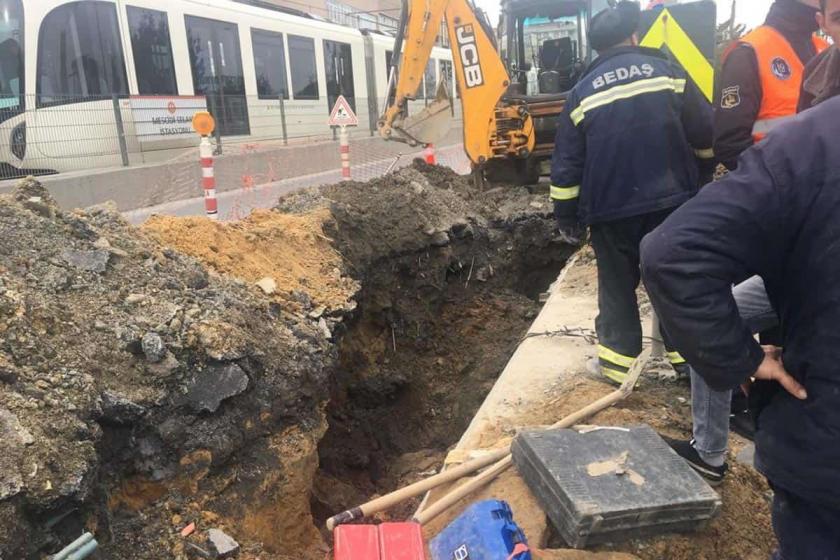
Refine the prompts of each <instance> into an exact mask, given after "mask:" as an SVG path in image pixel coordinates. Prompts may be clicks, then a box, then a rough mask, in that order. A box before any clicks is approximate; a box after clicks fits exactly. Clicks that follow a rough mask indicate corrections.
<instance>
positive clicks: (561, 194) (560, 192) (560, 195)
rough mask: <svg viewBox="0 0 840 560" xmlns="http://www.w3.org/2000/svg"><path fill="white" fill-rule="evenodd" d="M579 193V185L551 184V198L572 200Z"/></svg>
mask: <svg viewBox="0 0 840 560" xmlns="http://www.w3.org/2000/svg"><path fill="white" fill-rule="evenodd" d="M579 194H580V185H574V186H572V187H557V186H555V185H551V200H574V199H575V198H577V197H578V195H579Z"/></svg>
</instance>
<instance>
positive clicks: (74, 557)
mask: <svg viewBox="0 0 840 560" xmlns="http://www.w3.org/2000/svg"><path fill="white" fill-rule="evenodd" d="M98 546H99V543H98V542H96V541H95V540H93V541H90V542H88V543H87V544H85V545H84V546H83V547H82V548H80V549H78V550H77V551H76V552H73V553H71V554H70V556H68V557H67V560H83V559H84V558H87V557H88V556H89V555H90V553H92V552H93V551H94V550H96V548H97V547H98Z"/></svg>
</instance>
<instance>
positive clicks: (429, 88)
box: [424, 58, 437, 99]
mask: <svg viewBox="0 0 840 560" xmlns="http://www.w3.org/2000/svg"><path fill="white" fill-rule="evenodd" d="M436 66H437V59H435V58H430V59H429V62H428V63H427V64H426V72H425V73H424V78H425V80H424V82H425V86H424V87H425V90H426V99H434V98H435V93H436V90H437V74H436V71H437V68H436Z"/></svg>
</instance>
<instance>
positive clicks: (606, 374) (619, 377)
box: [586, 358, 627, 385]
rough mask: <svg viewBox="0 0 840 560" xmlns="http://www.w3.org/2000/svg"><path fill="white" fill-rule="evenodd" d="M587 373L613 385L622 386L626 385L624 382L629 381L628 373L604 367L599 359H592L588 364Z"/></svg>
mask: <svg viewBox="0 0 840 560" xmlns="http://www.w3.org/2000/svg"><path fill="white" fill-rule="evenodd" d="M586 371H588V372H589V373H591V374H592V375H595V376H598V377H603V378H604V379H606V380H607V381H609V382H610V383H612V384H613V385H621V384H623V383H624V380H625V379H627V372H626V371H619V370H617V369H613V368H608V367H604V365H603V364H601V360H600V359H598V358H592V359H591V360H589V361H588V362H586Z"/></svg>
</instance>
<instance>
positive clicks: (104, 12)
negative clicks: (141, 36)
mask: <svg viewBox="0 0 840 560" xmlns="http://www.w3.org/2000/svg"><path fill="white" fill-rule="evenodd" d="M37 75H38V81H37V84H36V91H37V93H38V104H39V105H54V104H60V103H69V102H73V101H82V100H85V99H90V98H102V97H110V96H112V95H128V82H127V80H126V75H125V61H124V59H123V52H122V45H121V43H120V32H119V27H118V25H117V9H116V6H115V5H114V4H111V3H109V2H96V1H85V2H71V3H70V4H64V5H63V6H59V7H58V8H55V9H54V10H52V11H51V12H50V13H48V14H47V17H45V18H44V21H43V23H42V24H41V30H40V34H39V39H38V72H37Z"/></svg>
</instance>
